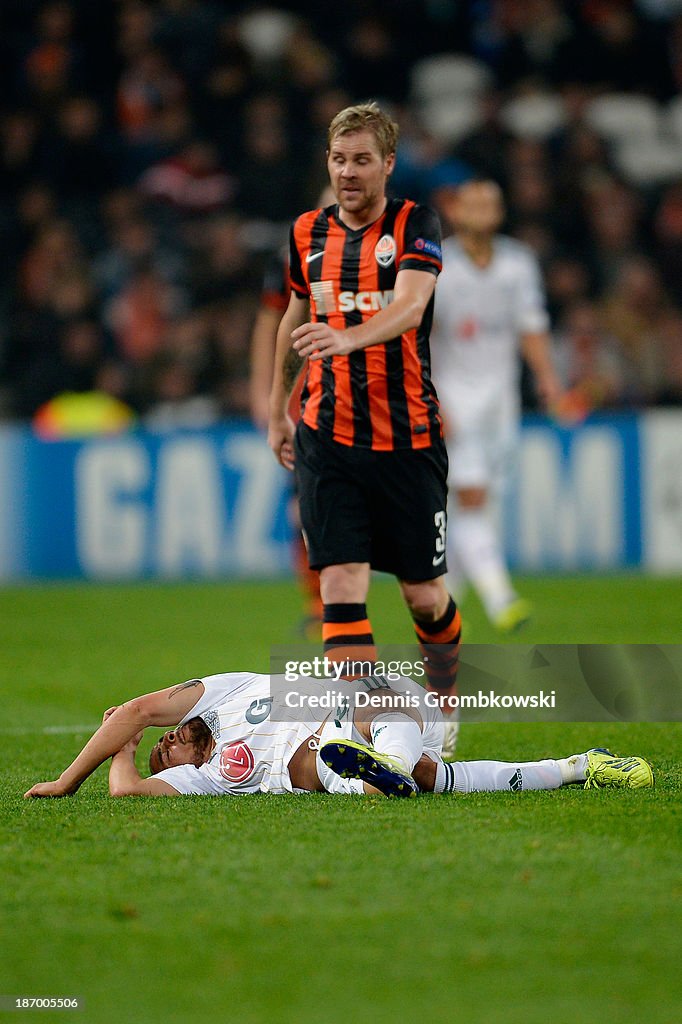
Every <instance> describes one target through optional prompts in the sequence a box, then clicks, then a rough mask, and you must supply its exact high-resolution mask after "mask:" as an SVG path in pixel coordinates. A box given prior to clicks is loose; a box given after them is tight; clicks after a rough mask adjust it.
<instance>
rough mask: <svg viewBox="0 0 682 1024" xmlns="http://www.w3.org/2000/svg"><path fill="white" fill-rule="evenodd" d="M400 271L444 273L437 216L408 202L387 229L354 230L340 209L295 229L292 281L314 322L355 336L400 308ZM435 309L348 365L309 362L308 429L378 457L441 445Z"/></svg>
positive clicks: (311, 215) (343, 359) (310, 217)
mask: <svg viewBox="0 0 682 1024" xmlns="http://www.w3.org/2000/svg"><path fill="white" fill-rule="evenodd" d="M400 270H423V271H426V272H427V273H430V274H434V275H437V274H438V273H440V270H441V249H440V225H439V222H438V218H437V217H436V214H435V213H434V212H433V211H432V210H430V209H429V208H428V207H425V206H418V205H417V204H416V203H414V202H412V201H411V200H409V199H391V200H389V202H388V205H387V207H386V210H385V211H384V213H383V214H382V216H381V217H379V219H378V220H376V221H374V222H373V223H372V224H369V225H367V226H366V227H364V228H360V229H358V230H352V229H351V228H349V227H348V226H347V225H345V224H344V223H343V221H341V220H340V219H339V217H338V209H337V207H336V206H335V205H334V206H328V207H327V208H326V209H319V210H311V211H309V212H308V213H304V214H302V216H300V217H299V218H298V220H296V221H295V223H294V225H293V227H292V229H291V239H290V258H289V277H290V284H291V288H292V289H293V291H294V292H295V293H296V294H297V295H298V296H300V297H301V298H307V299H309V301H310V308H311V314H312V319H313V320H316V321H317V320H321V321H325V322H326V323H328V324H329V325H330V326H331V327H335V328H339V329H342V330H343V329H344V328H347V327H354V326H355V325H357V324H360V323H362V322H363V321H364V320H367V319H369V317H371V316H374V314H375V313H377V312H378V311H379V310H380V309H383V308H384V307H385V306H387V305H388V303H389V302H391V301H392V299H393V291H394V288H395V280H396V276H397V274H398V272H399V271H400ZM432 320H433V299H432V300H431V301H430V302H429V305H428V306H427V308H426V310H425V312H424V316H423V318H422V321H421V323H420V325H419V326H418V327H417V328H415V329H414V330H410V331H406V332H405V333H404V334H402V335H401V336H400V337H397V338H392V339H391V340H390V341H386V342H382V343H379V344H376V345H370V346H368V347H367V348H364V349H360V350H359V351H357V352H351V353H350V355H347V356H329V357H327V358H326V359H321V360H319V361H316V362H309V363H308V368H307V373H306V377H305V381H304V385H303V393H302V397H301V403H302V408H303V417H302V418H303V421H304V422H305V423H306V424H307V425H308V426H309V427H312V428H313V429H315V430H321V431H325V432H326V433H328V434H330V435H331V436H332V437H333V438H334V440H335V441H338V442H340V443H341V444H345V445H351V446H355V447H358V448H373V449H374V450H375V451H393V450H394V449H398V448H429V447H430V446H431V445H432V444H435V443H436V441H437V440H439V439H440V438H441V436H442V426H441V419H440V414H439V410H438V399H437V397H436V392H435V388H434V386H433V384H432V382H431V356H430V352H429V332H430V330H431V322H432Z"/></svg>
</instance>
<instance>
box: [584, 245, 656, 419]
mask: <svg viewBox="0 0 682 1024" xmlns="http://www.w3.org/2000/svg"><path fill="white" fill-rule="evenodd" d="M669 308H670V307H669V303H668V301H667V298H666V296H665V294H664V292H663V287H662V284H661V279H660V275H659V274H658V271H657V270H656V268H655V267H654V265H653V263H651V261H650V260H647V259H645V258H644V257H643V256H632V257H629V258H628V259H626V260H624V261H623V263H622V265H621V267H620V269H619V270H618V272H617V274H616V276H615V280H614V283H613V286H612V287H611V288H610V289H609V290H608V291H607V292H606V294H605V296H604V298H603V299H602V302H601V306H600V312H601V323H602V328H603V329H604V330H605V331H606V332H607V333H609V334H611V335H613V337H614V338H616V340H617V341H618V344H619V346H620V349H621V352H622V355H623V359H624V363H625V388H626V394H627V395H628V397H629V398H630V400H631V401H633V402H636V403H639V404H641V403H647V402H651V401H653V400H654V399H655V397H656V394H657V392H658V389H659V387H660V384H661V381H662V352H661V350H662V339H661V327H662V323H663V318H664V315H665V313H666V311H667V310H669Z"/></svg>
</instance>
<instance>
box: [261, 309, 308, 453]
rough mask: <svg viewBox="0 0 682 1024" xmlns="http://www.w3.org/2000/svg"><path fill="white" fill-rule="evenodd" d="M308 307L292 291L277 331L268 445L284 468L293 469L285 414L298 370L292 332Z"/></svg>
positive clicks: (290, 432) (290, 434) (291, 430)
mask: <svg viewBox="0 0 682 1024" xmlns="http://www.w3.org/2000/svg"><path fill="white" fill-rule="evenodd" d="M308 308H309V307H308V302H307V300H306V299H305V298H303V297H301V296H300V295H297V294H296V292H293V291H292V293H291V298H290V300H289V305H288V306H287V310H286V313H285V314H284V316H283V317H282V320H281V322H280V325H279V329H278V331H277V346H276V348H275V364H274V367H273V375H272V391H271V392H270V423H269V428H268V444H269V445H270V447H271V448H272V450H273V452H274V453H275V456H276V457H277V460H278V461H279V462H281V464H282V465H283V466H284V467H285V468H286V469H293V466H294V455H293V446H292V443H291V442H292V439H293V436H294V424H293V422H292V420H291V417H290V416H289V414H288V413H287V405H288V402H289V396H290V394H291V392H292V390H293V387H294V384H295V383H296V378H297V377H298V374H299V373H300V371H301V358H300V355H299V353H297V352H296V351H295V350H294V349H293V348H292V339H291V334H292V331H294V330H295V329H296V328H297V327H299V326H300V325H301V324H302V323H304V322H305V319H306V317H307V316H308Z"/></svg>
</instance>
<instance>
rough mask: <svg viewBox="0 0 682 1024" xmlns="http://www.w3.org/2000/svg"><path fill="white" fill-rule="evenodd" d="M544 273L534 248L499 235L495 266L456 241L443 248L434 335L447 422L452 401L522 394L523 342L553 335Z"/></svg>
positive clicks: (437, 379) (437, 374) (435, 361)
mask: <svg viewBox="0 0 682 1024" xmlns="http://www.w3.org/2000/svg"><path fill="white" fill-rule="evenodd" d="M548 326H549V318H548V315H547V311H546V307H545V296H544V290H543V286H542V279H541V276H540V269H539V266H538V263H537V260H536V258H535V256H534V254H533V252H532V250H531V249H530V248H529V247H528V246H527V245H524V244H523V243H522V242H518V241H516V240H515V239H513V238H507V237H506V236H503V235H498V236H496V237H495V239H494V241H493V255H492V259H491V262H490V263H489V264H488V266H487V267H484V268H481V267H478V266H477V265H476V264H475V263H474V262H473V261H472V260H471V259H470V258H469V256H468V255H467V254H466V252H465V251H464V249H463V247H462V245H461V244H460V242H459V241H458V240H457V238H456V237H451V238H448V239H446V240H445V242H444V244H443V270H442V273H441V275H440V277H439V279H438V284H437V286H436V295H435V309H434V325H433V330H432V332H431V352H432V360H433V380H434V382H435V384H436V388H437V390H438V395H439V398H440V399H441V402H442V404H443V406H444V411H445V415H446V419H447V418H448V407H449V406H450V404H451V401H450V396H451V394H452V392H453V391H454V392H455V394H456V396H457V398H459V396H461V394H462V393H466V394H468V395H472V394H474V393H475V394H478V395H480V396H481V398H482V400H483V399H484V398H485V400H487V399H489V397H490V395H491V394H493V393H497V394H499V393H500V392H501V391H504V390H513V391H515V392H516V391H517V390H518V373H519V358H518V353H519V341H520V337H521V335H522V334H524V333H526V332H541V331H545V330H547V328H548Z"/></svg>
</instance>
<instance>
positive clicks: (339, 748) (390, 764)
mask: <svg viewBox="0 0 682 1024" xmlns="http://www.w3.org/2000/svg"><path fill="white" fill-rule="evenodd" d="M320 757H321V758H322V760H323V761H324V763H325V764H326V765H327V767H328V768H331V770H332V771H333V772H336V774H337V775H340V776H341V778H342V779H361V780H362V781H363V782H366V783H367V784H368V785H370V786H374V788H375V789H378V790H379V792H380V793H383V794H384V796H398V797H412V796H416V795H417V793H418V792H419V787H418V786H417V783H416V782H415V781H414V779H413V778H412V776H411V775H410V774H409V773H408V772H407V771H406V770H405V767H404V765H402V764H401V763H400V761H396V760H394V759H393V758H392V757H389V756H388V755H387V754H380V753H379V752H378V751H376V750H375V749H374V747H370V746H364V744H362V743H355V742H354V741H353V740H332V741H331V742H330V743H325V744H324V746H323V747H321V748H320Z"/></svg>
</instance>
